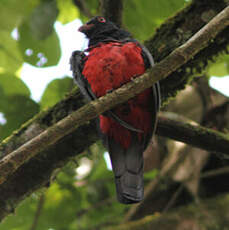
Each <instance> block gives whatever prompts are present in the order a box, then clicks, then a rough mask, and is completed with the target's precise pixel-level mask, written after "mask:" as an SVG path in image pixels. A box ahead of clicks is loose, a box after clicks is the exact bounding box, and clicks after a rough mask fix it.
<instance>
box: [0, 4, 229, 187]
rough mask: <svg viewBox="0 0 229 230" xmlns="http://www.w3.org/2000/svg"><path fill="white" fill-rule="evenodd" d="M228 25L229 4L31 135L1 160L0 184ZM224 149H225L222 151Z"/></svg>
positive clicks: (146, 85) (186, 57)
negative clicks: (124, 79) (154, 60)
mask: <svg viewBox="0 0 229 230" xmlns="http://www.w3.org/2000/svg"><path fill="white" fill-rule="evenodd" d="M228 25H229V6H228V7H227V8H225V9H224V10H223V11H222V12H221V13H219V14H218V15H217V16H216V17H215V18H213V19H212V20H211V21H210V22H209V23H208V24H207V25H206V26H205V27H203V28H202V29H201V30H200V31H199V32H197V33H196V34H195V35H194V36H193V37H192V38H190V39H189V40H188V41H187V42H186V43H185V44H184V45H182V46H181V47H179V48H177V49H176V50H174V51H173V52H172V53H171V54H170V55H169V56H168V57H166V58H165V59H164V60H162V61H161V62H160V63H158V64H156V65H155V66H154V67H153V68H152V70H151V71H150V72H149V73H146V74H143V75H142V76H140V77H138V78H136V79H134V80H133V82H130V83H128V84H126V85H124V86H122V87H120V88H119V89H117V90H115V91H114V92H112V93H110V94H108V95H105V96H103V97H101V98H99V99H97V100H95V101H92V102H90V103H88V104H87V105H85V106H83V107H82V108H80V109H79V110H78V111H76V112H73V113H72V114H70V115H68V116H67V117H66V118H64V119H62V120H61V121H59V122H57V123H56V124H55V125H53V126H52V127H50V128H48V129H47V130H45V131H44V132H42V133H41V134H39V135H38V136H36V137H34V138H33V139H32V140H30V141H28V142H27V143H25V144H24V145H22V146H21V147H19V148H18V149H17V150H15V151H13V152H12V153H10V154H8V155H7V156H6V157H4V158H3V159H2V160H1V161H0V184H2V183H3V182H4V181H5V180H6V179H7V178H8V177H9V176H10V175H11V174H12V173H13V172H14V171H16V170H17V169H18V168H19V167H20V166H21V165H22V164H23V163H24V162H26V161H28V160H29V159H30V158H32V157H34V156H35V155H36V154H38V153H39V152H41V151H44V150H45V149H46V148H47V147H48V146H51V145H54V144H55V143H56V142H57V141H59V140H60V139H61V138H63V137H64V136H66V135H68V134H70V133H72V132H73V131H75V130H76V129H77V128H78V127H80V126H81V125H83V124H85V123H87V122H88V121H90V120H91V119H94V118H96V117H97V116H98V115H99V114H102V113H104V112H105V111H107V110H110V109H112V108H113V107H115V106H117V105H118V104H121V103H123V102H125V101H127V100H128V99H130V98H132V97H134V96H135V95H137V94H139V93H140V92H142V91H143V90H145V89H147V88H149V87H151V86H152V85H153V84H154V83H155V82H156V81H158V80H161V79H163V78H165V77H167V76H168V75H169V74H170V73H172V72H173V71H174V70H176V69H178V68H179V67H180V66H181V65H183V64H185V63H186V62H187V61H188V60H189V59H191V58H192V57H193V56H195V54H196V53H198V52H199V51H200V50H201V49H203V48H204V47H206V46H207V44H208V43H209V42H210V41H211V39H213V38H214V37H215V36H216V35H217V34H218V33H219V32H220V31H222V30H223V29H224V28H225V27H227V26H228ZM192 134H193V133H192ZM192 134H191V135H192ZM196 134H197V133H196ZM215 136H216V135H214V138H215ZM199 137H200V135H199ZM217 137H218V138H219V135H217ZM222 139H223V141H222ZM224 139H225V140H224ZM214 140H217V139H214ZM201 141H203V139H201ZM220 141H222V143H225V142H226V143H227V141H228V139H227V138H226V137H223V136H221V140H220ZM198 144H199V143H198ZM220 144H221V143H220ZM221 149H222V148H221ZM221 149H220V150H221ZM223 150H224V149H223ZM226 151H228V148H226ZM223 153H224V152H223ZM227 153H228V152H226V153H225V154H227Z"/></svg>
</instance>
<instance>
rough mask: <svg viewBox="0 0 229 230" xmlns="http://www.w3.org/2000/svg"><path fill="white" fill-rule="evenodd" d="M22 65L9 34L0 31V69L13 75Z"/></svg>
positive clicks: (15, 45) (21, 59) (19, 55)
mask: <svg viewBox="0 0 229 230" xmlns="http://www.w3.org/2000/svg"><path fill="white" fill-rule="evenodd" d="M22 64H23V58H22V55H21V53H20V50H19V49H18V44H17V41H15V40H14V39H13V38H12V37H11V34H10V32H8V31H4V30H0V68H2V70H3V72H11V73H15V72H16V70H18V69H19V68H20V67H21V66H22Z"/></svg>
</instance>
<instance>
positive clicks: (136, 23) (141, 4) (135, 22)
mask: <svg viewBox="0 0 229 230" xmlns="http://www.w3.org/2000/svg"><path fill="white" fill-rule="evenodd" d="M185 3H186V2H185V0H170V1H168V0H154V1H153V2H152V0H144V1H139V0H132V1H124V11H123V12H124V23H125V25H126V26H127V28H128V30H130V32H131V33H133V35H134V36H135V37H136V38H138V39H139V40H145V39H146V38H148V37H149V36H152V34H153V33H154V32H155V29H156V28H157V27H158V26H159V25H160V24H161V23H162V22H163V21H164V20H165V19H166V18H167V17H169V16H172V15H173V14H174V13H175V12H176V11H178V10H179V9H180V8H181V7H183V6H184V5H185ZM133 12H134V13H133Z"/></svg>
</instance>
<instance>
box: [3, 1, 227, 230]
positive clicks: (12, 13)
mask: <svg viewBox="0 0 229 230" xmlns="http://www.w3.org/2000/svg"><path fill="white" fill-rule="evenodd" d="M98 2H99V1H96V0H89V1H85V5H86V7H88V9H90V12H91V13H92V14H94V15H95V14H99V4H98ZM186 4H187V3H186V1H185V0H154V1H152V0H144V1H139V0H132V1H128V0H126V1H124V15H123V18H124V26H125V27H126V28H128V30H130V32H131V33H132V34H133V35H134V36H135V37H136V38H137V39H139V40H141V41H143V40H145V39H146V38H148V37H149V36H152V34H153V33H154V31H155V30H156V28H157V27H158V26H159V25H160V24H161V23H162V22H163V21H165V20H166V19H167V18H168V17H170V16H171V15H173V14H175V13H176V11H177V10H179V9H180V8H182V7H184V6H186ZM75 18H80V19H81V20H83V21H86V20H87V18H86V17H85V16H84V15H83V14H82V13H80V11H79V9H78V8H76V6H75V5H74V4H73V1H71V0H56V1H55V0H33V1H31V0H24V1H18V0H1V1H0V114H3V116H4V118H5V119H6V121H5V122H1V120H0V140H3V139H4V138H5V137H7V136H9V135H10V134H11V133H12V132H13V131H14V130H16V129H18V128H19V127H20V126H21V125H22V124H23V123H24V122H26V121H27V120H28V119H30V118H32V117H33V116H34V115H35V114H37V113H38V112H39V111H40V110H41V109H43V108H47V107H50V106H52V105H54V104H55V103H57V102H58V101H60V100H61V99H63V98H64V96H65V95H66V93H68V92H69V91H70V90H71V89H72V87H73V82H72V79H71V78H69V77H64V78H62V79H55V80H53V81H52V82H51V83H49V84H48V85H47V87H46V89H45V91H44V93H43V96H42V99H41V101H40V102H39V103H38V102H35V101H33V100H32V99H31V92H30V89H29V88H28V87H27V86H26V85H25V83H24V82H23V81H22V80H21V79H20V68H21V67H22V65H23V63H24V62H27V63H29V64H31V65H33V66H37V67H48V66H53V65H57V64H58V61H59V59H60V56H61V49H60V44H59V38H58V35H57V33H56V32H55V28H54V23H55V22H56V21H59V22H61V23H63V24H65V23H68V22H71V21H72V20H74V19H75ZM12 31H14V33H15V34H16V36H12ZM228 73H229V58H228V55H227V56H226V55H225V56H222V57H221V59H220V60H218V61H217V62H216V63H215V64H214V65H212V66H211V67H210V68H209V70H208V74H209V75H215V76H225V75H228ZM31 77H33V73H31ZM85 138H86V137H85ZM104 152H105V149H104V147H103V146H102V144H101V143H97V144H95V145H93V146H91V148H90V149H89V150H88V154H85V156H84V157H85V158H86V159H87V161H86V162H91V163H85V162H84V163H82V164H81V165H78V166H77V165H75V164H74V163H73V162H71V163H69V164H68V165H67V166H66V167H65V168H64V169H62V170H61V172H60V173H59V174H58V176H57V178H56V180H55V182H53V183H52V185H51V186H50V187H49V188H48V189H47V190H45V191H39V192H38V193H36V194H33V195H32V196H31V197H28V198H27V199H26V200H25V201H24V202H23V203H22V204H21V205H20V207H19V208H18V209H17V210H16V215H14V216H9V217H8V218H7V219H6V221H4V222H3V223H2V224H1V225H0V230H5V229H10V230H25V229H30V228H31V226H32V224H33V222H34V221H35V220H36V218H38V222H37V225H36V230H44V229H50V230H51V229H53V230H75V229H81V230H83V229H96V228H97V227H98V228H99V226H103V225H104V224H114V223H117V222H120V221H121V220H122V218H123V214H124V212H125V211H126V209H127V208H128V206H124V205H121V204H119V203H118V202H117V201H116V197H115V194H116V193H115V187H114V181H113V174H112V172H111V171H109V170H108V168H107V163H106V161H105V160H104V157H103V153H104ZM82 162H83V161H82ZM80 166H82V167H83V166H84V167H86V166H87V167H89V172H88V174H87V175H84V177H82V178H80V177H79V174H80V173H79V172H78V171H77V169H79V167H80ZM156 175H157V171H156V170H154V171H151V172H149V173H148V174H146V175H145V179H146V181H149V180H152V179H153V178H155V176H156ZM42 197H43V198H42ZM42 199H44V200H43V201H42ZM41 202H43V203H41ZM39 205H41V207H40V208H41V210H40V213H39V215H38V217H36V213H37V212H38V209H39Z"/></svg>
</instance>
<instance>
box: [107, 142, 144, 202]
mask: <svg viewBox="0 0 229 230" xmlns="http://www.w3.org/2000/svg"><path fill="white" fill-rule="evenodd" d="M107 144H108V149H109V154H110V158H111V163H112V168H113V171H114V175H115V183H116V190H117V197H118V200H119V202H121V203H124V204H132V203H137V202H140V201H141V200H142V199H143V196H144V186H143V146H142V145H140V144H139V143H138V141H137V140H136V141H132V143H131V145H130V146H129V148H128V149H123V148H122V147H121V146H120V145H119V144H117V143H116V142H115V141H114V140H109V141H108V143H107Z"/></svg>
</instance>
